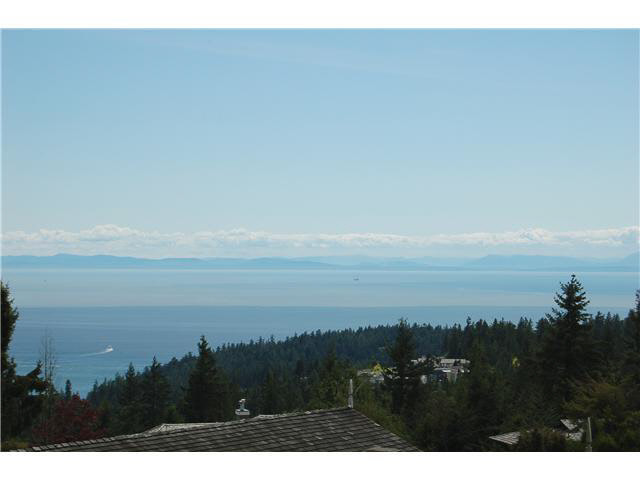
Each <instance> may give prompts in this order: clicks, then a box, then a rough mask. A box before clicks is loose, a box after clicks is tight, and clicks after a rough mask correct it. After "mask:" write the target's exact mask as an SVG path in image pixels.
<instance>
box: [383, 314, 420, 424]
mask: <svg viewBox="0 0 640 480" xmlns="http://www.w3.org/2000/svg"><path fill="white" fill-rule="evenodd" d="M397 332H398V333H397V335H396V340H395V342H394V344H393V345H392V346H390V347H388V348H387V354H388V355H389V358H390V359H391V362H392V367H391V368H387V369H385V371H384V385H385V387H386V388H387V389H388V390H389V391H390V392H391V411H392V412H393V413H396V414H398V413H404V412H405V410H407V409H409V410H410V409H412V408H413V407H414V406H415V402H416V400H417V398H418V395H419V390H420V386H421V380H420V378H421V376H422V375H426V374H427V373H429V370H430V364H431V362H430V360H429V359H428V360H427V361H426V362H414V360H415V359H416V356H417V355H416V347H415V341H414V338H413V332H412V331H411V327H410V326H409V325H408V324H407V321H406V320H405V319H404V318H401V319H400V321H399V322H398V327H397Z"/></svg>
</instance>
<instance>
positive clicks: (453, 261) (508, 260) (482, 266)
mask: <svg viewBox="0 0 640 480" xmlns="http://www.w3.org/2000/svg"><path fill="white" fill-rule="evenodd" d="M2 268H95V269H105V268H120V269H126V268H136V269H139V268H144V269H205V270H206V269H272V270H273V269H292V270H295V269H297V270H302V269H305V270H307V269H325V270H326V269H333V270H458V271H460V270H525V271H549V270H551V271H562V272H565V271H566V272H573V271H575V272H585V271H589V272H595V271H598V272H638V271H640V255H639V254H638V253H633V254H631V255H628V256H626V257H624V258H614V259H597V258H573V257H554V256H544V255H487V256H485V257H482V258H436V257H419V258H396V257H388V258H381V257H366V256H335V257H329V256H327V257H300V258H284V257H265V258H162V259H150V258H136V257H117V256H113V255H90V256H85V255H70V254H63V253H61V254H58V255H52V256H42V257H39V256H32V255H17V256H11V255H9V256H3V257H2Z"/></svg>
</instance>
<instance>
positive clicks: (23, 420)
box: [0, 282, 47, 449]
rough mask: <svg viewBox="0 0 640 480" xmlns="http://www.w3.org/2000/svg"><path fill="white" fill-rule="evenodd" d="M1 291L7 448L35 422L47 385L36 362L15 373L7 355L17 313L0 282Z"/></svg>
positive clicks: (4, 446) (3, 420)
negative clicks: (30, 367) (28, 369)
mask: <svg viewBox="0 0 640 480" xmlns="http://www.w3.org/2000/svg"><path fill="white" fill-rule="evenodd" d="M0 290H1V293H2V295H1V296H2V306H1V308H2V310H1V315H2V332H1V337H2V385H1V390H2V394H1V395H2V448H3V449H5V448H10V447H12V446H15V445H16V444H15V443H9V442H10V441H11V440H16V439H20V438H25V436H26V435H27V434H28V429H29V428H30V426H31V425H32V424H33V423H34V422H35V420H36V419H37V417H38V416H39V415H40V412H41V410H42V403H43V397H42V393H43V392H44V391H45V390H46V388H47V384H46V382H44V381H43V380H41V379H40V378H39V377H40V374H41V371H42V366H41V364H40V363H39V362H38V364H37V365H36V368H34V369H33V370H32V371H31V372H29V373H28V374H26V375H16V364H15V362H14V361H13V359H12V358H9V343H10V342H11V337H12V336H13V332H14V329H15V325H16V322H17V320H18V317H19V314H18V310H17V309H16V308H15V307H14V306H13V300H12V299H11V298H10V297H9V295H10V294H9V289H8V287H7V286H6V285H5V284H4V283H3V282H0Z"/></svg>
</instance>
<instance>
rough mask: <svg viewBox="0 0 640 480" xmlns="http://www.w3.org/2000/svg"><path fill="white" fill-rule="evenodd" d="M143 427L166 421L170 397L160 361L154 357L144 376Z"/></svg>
mask: <svg viewBox="0 0 640 480" xmlns="http://www.w3.org/2000/svg"><path fill="white" fill-rule="evenodd" d="M141 387H142V395H141V397H142V398H141V400H142V406H143V409H144V410H143V412H144V413H143V415H144V418H143V421H142V424H143V427H144V428H150V427H153V426H156V425H159V424H160V423H162V422H163V421H164V417H165V414H166V409H167V404H168V399H169V384H168V383H167V379H166V378H165V376H164V375H163V374H162V372H161V370H160V363H158V360H156V357H153V362H152V363H151V367H149V369H148V370H147V371H146V372H145V375H143V377H142V385H141Z"/></svg>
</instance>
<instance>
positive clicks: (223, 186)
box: [2, 30, 640, 257]
mask: <svg viewBox="0 0 640 480" xmlns="http://www.w3.org/2000/svg"><path fill="white" fill-rule="evenodd" d="M638 56H639V33H638V31H637V30H616V31H607V30H594V31H589V30H573V31H562V30H535V31H526V30H520V31H515V30H482V31H480V30H381V31H380V30H379V31H375V30H342V31H337V30H286V31H285V30H283V31H278V30H225V31H220V30H219V31H207V30H188V31H180V30H167V31H163V30H153V31H152V30H146V31H143V30H140V31H136V30H101V31H95V30H94V31H83V30H74V31H64V30H39V31H19V30H14V31H6V30H5V31H3V32H2V250H3V254H54V253H59V252H65V253H81V254H101V253H110V254H118V255H134V256H143V257H170V256H206V257H210V256H247V257H252V256H269V255H279V256H280V255H285V256H296V255H322V254H327V255H335V254H370V255H397V256H423V255H424V256H429V255H433V256H438V255H448V256H451V255H454V256H469V255H471V256H474V255H483V254H501V253H502V254H512V253H529V254H549V255H555V254H562V255H568V254H571V255H576V256H598V257H615V256H623V255H627V254H629V253H632V252H635V251H637V250H638V241H639V237H640V228H639V227H638V225H639V224H640V221H639V218H638V217H639V208H640V207H639V203H640V202H639V183H640V182H639V175H640V174H639V146H638V132H639V124H638V117H639V110H638V109H639V106H638V90H639V81H638V69H639V61H638Z"/></svg>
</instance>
